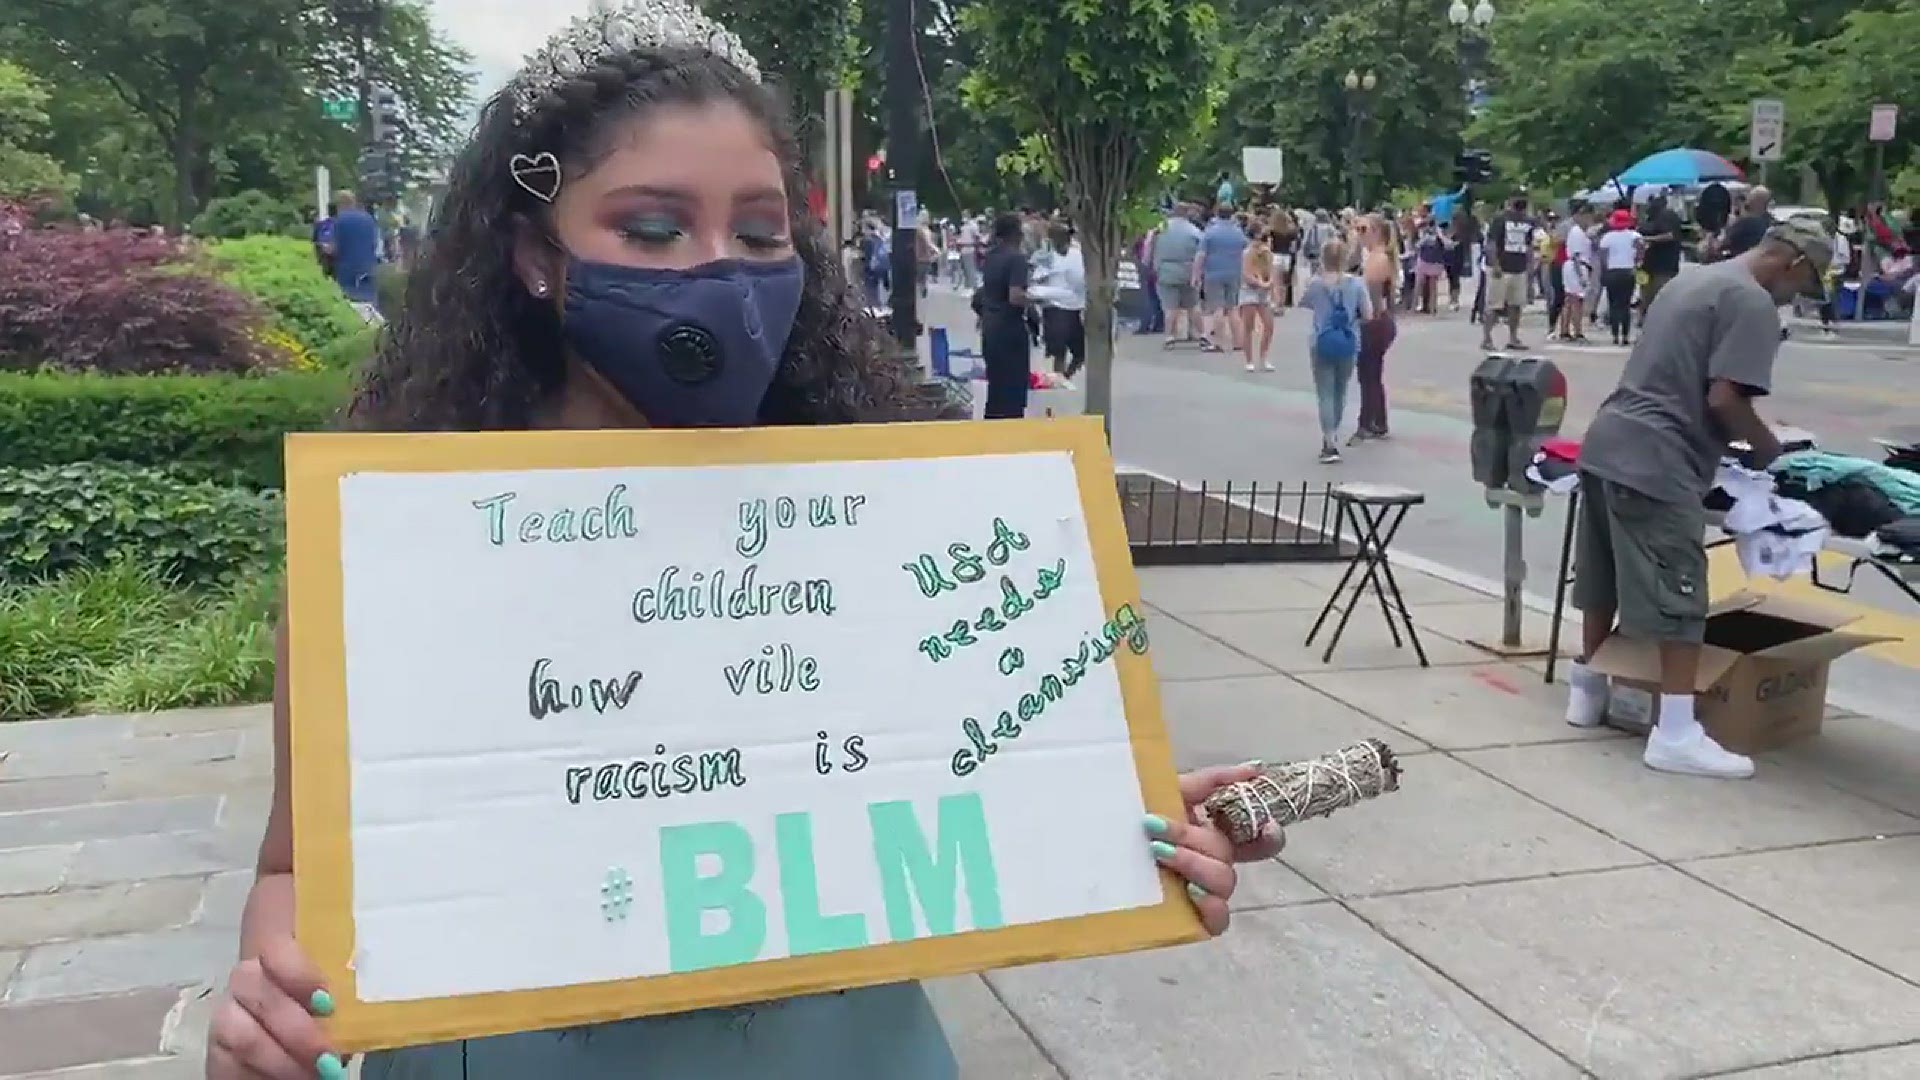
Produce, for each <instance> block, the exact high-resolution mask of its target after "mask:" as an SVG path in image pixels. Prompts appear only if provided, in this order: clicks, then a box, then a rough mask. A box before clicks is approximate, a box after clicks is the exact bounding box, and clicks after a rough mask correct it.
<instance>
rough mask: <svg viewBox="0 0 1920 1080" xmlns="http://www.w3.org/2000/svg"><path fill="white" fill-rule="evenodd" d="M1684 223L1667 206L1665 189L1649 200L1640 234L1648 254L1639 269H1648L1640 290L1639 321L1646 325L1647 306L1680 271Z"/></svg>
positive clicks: (1651, 304) (1650, 305) (1648, 306)
mask: <svg viewBox="0 0 1920 1080" xmlns="http://www.w3.org/2000/svg"><path fill="white" fill-rule="evenodd" d="M1684 229H1685V226H1684V225H1683V224H1682V223H1681V221H1680V215H1679V214H1676V213H1674V212H1673V211H1672V210H1671V209H1669V208H1668V207H1667V194H1666V191H1665V190H1664V189H1662V190H1660V191H1657V192H1655V193H1654V196H1653V197H1652V198H1650V199H1648V200H1647V212H1646V214H1645V215H1644V216H1643V217H1642V219H1641V222H1640V235H1641V237H1642V238H1643V239H1645V240H1646V242H1647V253H1646V255H1644V256H1643V257H1642V258H1641V260H1640V268H1641V269H1642V270H1645V271H1646V272H1647V283H1646V285H1645V286H1644V287H1642V288H1641V290H1640V323H1641V325H1642V326H1644V325H1646V321H1647V309H1648V308H1650V307H1652V306H1653V301H1654V298H1655V297H1657V296H1659V295H1660V290H1661V288H1663V287H1664V286H1665V285H1666V284H1667V282H1669V281H1672V280H1673V276H1674V275H1675V274H1678V273H1679V272H1680V242H1681V233H1682V232H1683V230H1684Z"/></svg>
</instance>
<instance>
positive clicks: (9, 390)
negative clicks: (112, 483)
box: [0, 372, 348, 488]
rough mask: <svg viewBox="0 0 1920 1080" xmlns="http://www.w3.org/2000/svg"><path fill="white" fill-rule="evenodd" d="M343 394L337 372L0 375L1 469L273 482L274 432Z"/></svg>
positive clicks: (280, 472) (320, 415)
mask: <svg viewBox="0 0 1920 1080" xmlns="http://www.w3.org/2000/svg"><path fill="white" fill-rule="evenodd" d="M347 392H348V380H347V378H346V376H345V375H344V374H342V373H340V372H317V373H313V374H305V373H293V372H283V373H280V374H277V375H266V376H239V375H147V376H141V377H138V378H131V377H119V376H115V377H105V376H99V375H62V374H57V373H54V374H40V375H23V374H18V373H8V372H0V447H4V448H5V449H4V450H0V467H5V466H14V467H28V466H39V465H67V464H72V463H75V462H83V461H105V462H118V463H121V464H127V465H148V466H155V467H164V468H166V469H167V470H169V471H170V472H172V473H174V474H175V475H176V476H180V477H183V478H186V479H196V480H214V481H219V482H221V483H237V484H242V485H245V486H247V487H252V488H277V487H280V486H282V482H283V480H282V478H283V476H284V475H285V468H284V465H283V464H282V459H281V437H282V436H283V435H285V434H286V433H287V432H290V431H319V430H324V429H325V428H326V427H328V426H329V424H330V423H331V422H332V420H333V417H334V414H335V413H336V412H338V411H339V409H340V407H341V406H342V405H344V404H345V402H346V399H347Z"/></svg>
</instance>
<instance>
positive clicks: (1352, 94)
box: [1341, 68, 1380, 210]
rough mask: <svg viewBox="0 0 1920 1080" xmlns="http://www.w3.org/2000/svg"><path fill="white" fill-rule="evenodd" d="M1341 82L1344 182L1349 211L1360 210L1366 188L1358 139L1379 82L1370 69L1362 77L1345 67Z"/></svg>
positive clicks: (1364, 202) (1365, 122)
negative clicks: (1349, 199)
mask: <svg viewBox="0 0 1920 1080" xmlns="http://www.w3.org/2000/svg"><path fill="white" fill-rule="evenodd" d="M1341 83H1342V84H1343V85H1344V86H1345V87H1346V88H1347V117H1348V126H1349V127H1350V128H1351V129H1352V130H1351V131H1350V133H1349V135H1348V138H1347V183H1348V185H1349V186H1350V188H1351V194H1352V196H1353V208H1354V209H1355V210H1361V209H1364V208H1365V207H1366V187H1365V182H1364V181H1363V179H1362V177H1361V152H1360V151H1361V147H1360V139H1361V136H1362V134H1363V133H1364V132H1365V130H1366V126H1367V110H1368V107H1369V106H1370V105H1371V104H1372V100H1371V99H1372V96H1373V91H1374V88H1375V87H1377V86H1379V85H1380V79H1379V77H1378V76H1376V75H1375V74H1374V73H1373V71H1372V70H1371V69H1369V70H1367V71H1366V72H1365V73H1364V74H1363V73H1361V72H1359V71H1355V70H1354V69H1352V68H1348V69H1347V77H1346V78H1345V79H1342V80H1341Z"/></svg>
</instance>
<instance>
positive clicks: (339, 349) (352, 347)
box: [315, 326, 380, 372]
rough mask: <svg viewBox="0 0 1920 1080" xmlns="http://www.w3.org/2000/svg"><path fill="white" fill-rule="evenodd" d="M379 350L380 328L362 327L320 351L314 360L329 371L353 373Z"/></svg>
mask: <svg viewBox="0 0 1920 1080" xmlns="http://www.w3.org/2000/svg"><path fill="white" fill-rule="evenodd" d="M379 350H380V328H379V327H377V326H363V327H361V328H360V330H359V332H357V333H355V334H354V335H353V336H351V337H343V338H341V339H340V340H339V341H336V342H334V343H333V344H331V345H329V346H327V347H326V348H324V349H321V350H320V352H319V354H318V355H317V356H316V357H315V359H316V360H318V361H319V363H320V366H321V367H323V368H326V369H327V370H329V371H346V372H353V371H358V370H360V368H361V366H362V365H364V364H365V363H366V362H367V361H369V360H371V359H373V354H374V353H376V352H378V351H379Z"/></svg>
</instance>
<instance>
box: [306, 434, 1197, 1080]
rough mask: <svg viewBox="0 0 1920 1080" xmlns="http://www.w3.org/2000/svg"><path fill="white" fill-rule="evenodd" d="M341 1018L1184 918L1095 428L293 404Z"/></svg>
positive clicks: (801, 986)
mask: <svg viewBox="0 0 1920 1080" xmlns="http://www.w3.org/2000/svg"><path fill="white" fill-rule="evenodd" d="M287 469H288V486H287V518H288V582H289V598H288V617H289V620H290V621H289V635H290V638H289V640H290V644H291V652H292V664H291V672H290V678H291V684H290V700H291V708H292V713H291V727H292V761H293V775H292V784H293V804H294V807H293V809H294V854H295V867H296V876H295V881H296V888H297V890H298V896H297V904H296V909H297V913H298V923H299V925H298V935H299V938H300V941H301V943H302V944H303V946H304V947H305V948H306V949H307V950H308V951H309V952H310V953H311V954H312V956H313V957H314V959H315V960H316V962H317V963H318V964H319V965H320V966H321V968H322V970H323V971H324V972H325V973H326V976H327V979H328V980H329V985H330V988H331V989H332V991H333V994H334V997H335V999H336V1001H337V1003H338V1012H337V1014H336V1016H335V1017H334V1019H333V1020H332V1022H331V1031H332V1034H333V1035H334V1037H335V1038H336V1039H337V1041H338V1042H339V1043H340V1045H341V1046H342V1048H343V1049H348V1050H366V1049H375V1048H380V1047H388V1046H396V1045H407V1044H413V1043H420V1042H429V1041H438V1040H443V1039H449V1038H456V1037H471V1036H479V1035H485V1034H494V1033H500V1032H507V1031H521V1030H532V1029H539V1028H550V1027H557V1026H563V1025H573V1024H581V1023H587V1022H591V1021H596V1020H604V1019H612V1018H619V1017H630V1016H640V1015H648V1014H654V1013H666V1012H679V1011H685V1010H690V1009H698V1008H704V1007H710V1006H717V1005H727V1004H738V1003H745V1002H753V1001H762V1000H767V999H772V998H780V997H787V996H792V995H796V994H802V993H811V992H819V991H824V990H832V989H843V988H849V987H856V986H864V985H873V984H880V983H886V982H897V981H903V980H909V979H915V978H921V977H929V976H936V975H943V974H953V973H958V972H963V971H975V970H982V969H987V968H993V967H1000V966H1005V965H1009V964H1017V963H1023V962H1029V961H1036V960H1049V959H1060V958H1066V957H1075V956H1085V955H1092V954H1099V953H1108V952H1118V951H1123V950H1127V949H1137V948H1147V947H1153V946H1159V945H1166V944H1172V943H1176V942H1181V941H1189V940H1195V939H1197V938H1199V937H1201V936H1203V931H1202V930H1201V928H1200V926H1199V923H1198V920H1197V919H1196V917H1195V915H1194V913H1193V911H1192V909H1191V906H1190V905H1189V904H1188V903H1187V901H1186V899H1185V896H1184V892H1183V890H1182V886H1180V885H1179V884H1178V883H1177V882H1176V881H1175V880H1174V879H1173V878H1172V877H1171V876H1170V875H1166V874H1164V873H1163V872H1162V871H1160V870H1159V869H1158V868H1157V867H1156V866H1155V864H1154V863H1153V860H1152V858H1151V856H1150V854H1149V852H1148V850H1147V846H1146V842H1145V837H1144V836H1143V834H1142V832H1141V826H1140V821H1141V817H1142V815H1143V814H1144V813H1145V812H1146V811H1147V810H1149V809H1151V810H1152V811H1154V812H1156V813H1159V814H1161V815H1163V816H1173V815H1176V814H1181V813H1183V812H1184V811H1183V809H1182V807H1181V805H1180V799H1179V793H1178V790H1177V786H1176V783H1175V778H1174V773H1173V769H1172V766H1171V758H1170V755H1169V752H1168V747H1167V744H1166V738H1165V734H1164V732H1163V730H1162V727H1161V723H1160V716H1159V704H1158V699H1157V692H1156V688H1155V685H1154V682H1153V677H1152V673H1151V670H1150V668H1149V666H1148V662H1147V658H1146V656H1145V655H1144V654H1145V651H1146V648H1147V626H1146V624H1145V622H1144V617H1143V613H1144V609H1143V608H1142V607H1141V605H1140V602H1139V596H1138V591H1137V584H1136V581H1135V579H1134V574H1133V568H1132V564H1131V561H1130V559H1129V557H1128V552H1127V545H1126V538H1125V536H1124V533H1123V527H1122V524H1121V519H1120V512H1119V505H1118V501H1117V499H1116V496H1115V490H1114V481H1113V463H1112V461H1111V459H1110V457H1109V456H1108V453H1107V449H1106V444H1105V441H1104V439H1103V437H1102V434H1101V429H1100V426H1099V424H1098V422H1097V421H1080V420H1075V421H1053V422H1041V421H1036V422H996V423H993V424H965V423H958V424H956V423H939V424H908V425H872V426H852V427H836V428H815V429H798V428H783V429H766V430H758V431H746V432H740V431H725V432H644V431H637V432H537V433H500V434H434V435H314V436H294V437H292V438H290V439H289V441H288V447H287Z"/></svg>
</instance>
